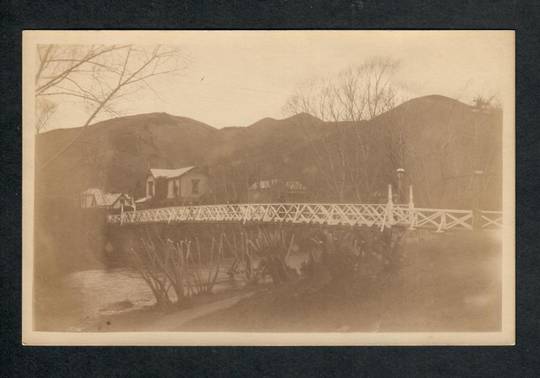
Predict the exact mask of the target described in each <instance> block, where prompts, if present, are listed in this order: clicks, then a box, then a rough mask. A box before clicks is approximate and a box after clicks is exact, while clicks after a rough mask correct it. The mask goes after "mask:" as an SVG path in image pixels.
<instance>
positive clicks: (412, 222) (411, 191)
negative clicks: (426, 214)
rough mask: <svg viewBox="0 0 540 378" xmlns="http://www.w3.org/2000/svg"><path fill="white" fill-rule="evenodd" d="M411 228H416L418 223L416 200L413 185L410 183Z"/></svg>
mask: <svg viewBox="0 0 540 378" xmlns="http://www.w3.org/2000/svg"><path fill="white" fill-rule="evenodd" d="M409 222H410V225H409V229H410V230H414V226H415V224H416V213H415V211H414V200H413V187H412V185H409Z"/></svg>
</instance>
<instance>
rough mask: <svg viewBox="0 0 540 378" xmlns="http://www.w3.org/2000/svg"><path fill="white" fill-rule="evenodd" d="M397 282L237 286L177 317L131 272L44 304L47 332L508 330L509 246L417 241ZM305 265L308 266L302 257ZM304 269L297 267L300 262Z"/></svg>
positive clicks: (457, 237)
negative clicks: (504, 296)
mask: <svg viewBox="0 0 540 378" xmlns="http://www.w3.org/2000/svg"><path fill="white" fill-rule="evenodd" d="M403 252H404V259H403V261H402V264H401V266H400V268H399V269H398V271H397V273H394V274H390V275H387V276H384V277H379V278H378V279H376V280H367V279H366V280H363V281H361V283H360V285H356V286H354V287H353V285H350V284H349V283H348V282H347V281H344V282H340V283H332V282H331V283H323V284H321V283H320V282H316V281H314V280H309V279H300V280H296V281H293V282H289V283H284V284H281V285H277V286H275V285H272V284H261V285H256V286H248V287H245V286H243V285H242V284H241V283H239V282H236V284H235V283H234V282H231V283H230V284H229V283H228V284H227V285H226V286H223V287H218V288H216V289H217V290H215V294H210V295H204V296H196V297H192V298H190V299H189V300H188V301H186V302H185V303H184V304H183V305H182V307H173V308H171V309H169V310H167V311H164V310H161V309H159V308H157V307H155V306H154V299H153V296H152V293H151V291H150V290H149V288H148V287H147V286H146V284H145V283H144V281H143V280H142V279H141V278H140V277H139V276H138V275H137V273H135V272H133V271H128V270H125V269H124V270H122V269H119V270H112V271H85V272H78V273H76V274H72V275H70V277H68V279H67V280H66V281H65V284H66V285H67V287H69V289H66V287H64V288H63V289H61V290H57V291H55V292H54V295H53V296H52V297H53V298H55V303H52V302H46V301H45V302H43V299H44V298H47V297H46V296H43V297H41V299H42V303H41V304H42V306H41V307H39V306H38V309H39V308H42V310H45V311H44V312H43V311H42V313H41V315H42V316H41V323H40V325H41V330H52V331H54V330H58V331H83V332H90V331H92V332H95V331H98V332H117V331H229V332H230V331H245V332H290V331H296V332H316V331H318V332H325V331H334V332H335V331H343V332H346V331H364V332H370V331H380V332H384V331H417V332H419V331H494V330H498V329H499V328H500V324H501V323H500V322H501V318H500V316H501V243H500V240H499V239H498V238H497V236H496V235H495V234H488V233H481V234H476V233H467V234H463V233H456V234H451V233H446V234H433V233H429V234H421V233H411V235H410V236H409V237H408V238H407V240H405V241H404V251H403ZM297 257H298V260H299V261H300V257H299V256H297ZM299 261H296V263H298V262H299Z"/></svg>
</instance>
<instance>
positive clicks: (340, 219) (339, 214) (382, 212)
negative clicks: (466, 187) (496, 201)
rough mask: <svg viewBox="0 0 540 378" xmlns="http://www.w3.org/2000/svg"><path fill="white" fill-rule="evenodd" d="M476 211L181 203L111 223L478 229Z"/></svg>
mask: <svg viewBox="0 0 540 378" xmlns="http://www.w3.org/2000/svg"><path fill="white" fill-rule="evenodd" d="M473 219H474V217H473V211H472V210H455V209H427V208H416V207H411V206H409V205H395V204H392V203H386V204H328V203H270V204H226V205H201V206H178V207H162V208H155V209H145V210H136V211H125V212H122V213H121V214H111V215H109V216H108V222H109V223H111V224H120V225H126V224H148V223H198V222H220V223H225V222H241V223H252V222H262V223H292V224H321V225H348V226H377V227H380V228H381V229H383V228H384V227H391V226H394V225H399V226H407V227H410V228H428V229H433V230H436V231H447V230H472V229H473ZM476 219H477V220H476V221H477V222H478V228H480V229H488V228H500V227H502V212H500V211H484V210H482V211H479V214H478V216H477V217H476Z"/></svg>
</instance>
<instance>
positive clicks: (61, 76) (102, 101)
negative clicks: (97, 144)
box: [35, 45, 186, 168]
mask: <svg viewBox="0 0 540 378" xmlns="http://www.w3.org/2000/svg"><path fill="white" fill-rule="evenodd" d="M38 59H39V62H38V69H37V71H36V76H35V88H36V90H35V96H36V103H37V104H43V103H44V102H43V100H42V99H49V98H55V99H56V101H57V102H56V103H59V102H66V101H67V100H68V99H69V98H71V99H75V100H77V101H82V102H83V103H84V104H85V107H86V109H87V111H88V117H87V118H86V120H85V121H84V122H83V123H82V125H81V126H82V129H81V131H80V133H78V134H77V135H76V136H75V137H74V138H73V139H72V140H71V141H69V142H68V143H67V144H66V145H65V146H64V147H63V148H61V149H60V150H59V151H57V152H56V153H55V154H54V155H52V156H51V157H50V158H49V159H48V160H46V161H45V162H44V163H43V165H42V167H41V168H44V167H46V166H47V165H49V164H50V163H51V162H52V161H54V160H55V159H56V158H58V156H60V155H61V154H62V153H64V152H65V151H66V150H67V149H68V148H69V147H70V146H71V145H73V143H74V142H75V141H76V140H77V139H78V138H79V137H80V136H81V135H82V134H83V133H84V131H85V128H86V126H88V125H89V124H90V123H91V122H92V121H93V120H95V119H96V117H98V116H99V115H100V114H101V113H108V114H110V115H113V116H118V115H120V112H121V110H120V108H121V106H120V105H121V104H122V102H123V103H125V99H126V97H127V96H130V95H133V94H134V93H137V92H139V91H141V90H144V89H148V90H151V91H154V89H153V88H152V86H151V84H150V81H151V80H152V79H153V78H155V77H156V76H163V75H169V74H174V73H177V72H179V71H181V70H182V69H183V68H185V64H186V57H185V56H184V55H183V54H182V53H181V51H180V50H179V49H178V48H176V47H171V46H161V45H156V46H135V45H90V46H87V45H40V46H38ZM154 93H155V91H154ZM42 107H43V105H42ZM47 109H49V110H47ZM50 113H51V111H50V107H48V108H43V110H42V111H39V110H38V114H39V115H38V120H39V119H41V121H40V122H39V123H38V124H37V125H36V129H37V131H39V130H43V129H45V128H46V126H47V122H46V121H47V120H48V119H49V118H50ZM47 114H48V116H46V115H47ZM38 125H39V128H38Z"/></svg>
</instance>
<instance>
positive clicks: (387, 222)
mask: <svg viewBox="0 0 540 378" xmlns="http://www.w3.org/2000/svg"><path fill="white" fill-rule="evenodd" d="M393 224H394V201H393V200H392V184H388V201H387V202H386V210H385V213H384V219H383V223H382V225H381V231H383V230H384V228H385V227H392V225H393Z"/></svg>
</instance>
